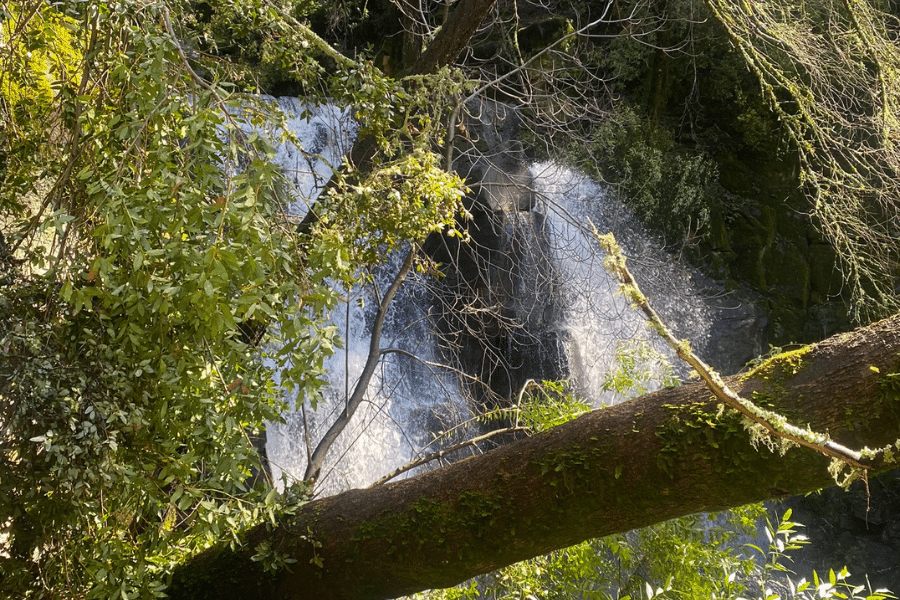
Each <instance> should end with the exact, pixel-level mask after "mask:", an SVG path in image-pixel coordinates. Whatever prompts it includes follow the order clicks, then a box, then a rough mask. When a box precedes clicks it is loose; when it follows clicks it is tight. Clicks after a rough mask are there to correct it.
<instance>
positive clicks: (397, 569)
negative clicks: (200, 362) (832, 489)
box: [170, 316, 900, 600]
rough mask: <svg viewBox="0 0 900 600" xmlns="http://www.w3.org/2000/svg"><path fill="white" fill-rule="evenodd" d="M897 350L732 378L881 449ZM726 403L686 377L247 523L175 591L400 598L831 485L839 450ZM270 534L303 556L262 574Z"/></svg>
mask: <svg viewBox="0 0 900 600" xmlns="http://www.w3.org/2000/svg"><path fill="white" fill-rule="evenodd" d="M898 353H900V316H897V317H894V318H892V319H889V320H886V321H882V322H880V323H877V324H875V325H872V326H870V327H867V328H863V329H859V330H857V331H855V332H853V333H850V334H844V335H841V336H837V337H834V338H831V339H829V340H826V341H825V342H822V343H820V344H817V345H815V346H813V347H811V348H810V349H809V351H808V352H805V353H801V354H799V355H798V354H797V353H793V354H792V355H791V356H790V357H789V358H786V359H785V360H783V361H778V360H774V361H770V362H769V363H766V364H765V365H764V366H763V367H761V368H760V369H758V370H757V371H754V372H753V373H752V374H751V375H750V376H747V377H743V378H742V377H733V378H731V379H730V380H728V383H729V384H730V385H732V386H733V387H734V388H735V389H737V390H738V391H739V392H740V393H741V394H742V395H744V396H745V397H754V398H755V399H756V401H757V402H758V403H761V404H765V405H768V406H770V407H772V408H775V409H777V410H779V411H780V412H782V414H784V415H786V416H787V417H788V418H789V419H791V421H793V422H794V423H796V424H801V425H805V424H809V426H810V427H811V428H812V429H814V430H817V431H828V432H830V433H831V436H832V438H833V439H834V440H835V441H837V442H839V443H842V444H844V445H846V446H849V447H852V448H861V447H863V446H869V447H878V446H882V445H885V444H888V443H892V442H893V441H894V440H895V439H896V438H897V437H898V434H900V427H898V418H900V403H898V400H900V393H898V392H897V391H896V389H895V391H893V392H892V391H891V389H890V388H889V386H886V385H885V381H886V379H888V377H887V374H889V373H894V372H897V371H898V363H900V360H898V358H900V354H898ZM717 412H718V407H717V405H716V404H715V403H713V402H712V401H711V399H710V392H709V390H707V389H706V388H705V387H704V386H702V385H701V384H695V383H690V384H686V385H682V386H680V387H677V388H671V389H666V390H662V391H660V392H656V393H654V394H649V395H646V396H643V397H641V398H638V399H636V400H633V401H631V402H627V403H624V404H620V405H617V406H613V407H610V408H606V409H603V410H598V411H594V412H592V413H590V414H587V415H585V416H583V417H581V418H579V419H576V420H574V421H572V422H570V423H567V424H565V425H563V426H560V427H557V428H555V429H553V430H550V431H548V432H546V433H543V434H540V435H535V436H533V437H530V438H528V439H525V440H522V441H519V442H515V443H511V444H509V445H507V446H504V447H502V448H499V449H497V450H494V451H491V452H488V453H486V454H484V455H480V456H476V457H473V458H469V459H466V460H463V461H461V462H458V463H456V464H454V465H452V466H449V467H446V468H442V469H438V470H435V471H431V472H428V473H425V474H423V475H420V476H418V477H415V478H412V479H408V480H405V481H400V482H396V483H391V484H387V485H383V486H379V487H374V488H370V489H365V490H352V491H350V492H346V493H344V494H340V495H337V496H332V497H328V498H323V499H320V500H317V501H315V502H312V503H309V504H307V505H305V506H303V507H302V508H301V509H300V510H299V511H298V512H297V514H296V515H294V516H291V517H289V518H286V519H284V520H283V522H282V523H280V524H279V526H278V527H275V528H272V527H266V526H260V527H258V528H256V529H254V530H252V531H250V532H248V534H247V536H246V537H247V544H246V546H245V549H242V550H238V551H231V550H227V549H214V550H213V551H209V552H207V553H205V554H202V555H200V556H197V557H195V559H193V560H192V561H190V562H189V563H187V564H185V565H183V567H181V568H180V569H179V570H178V571H177V572H176V573H175V574H174V578H173V587H172V589H171V590H170V594H171V597H172V598H174V599H187V598H190V599H196V598H207V597H208V598H217V599H229V598H240V599H241V600H250V599H253V598H266V599H279V600H286V599H307V598H313V599H322V600H328V599H344V600H350V599H354V600H355V599H362V598H370V599H374V598H393V597H396V596H399V595H402V594H407V593H411V592H414V591H417V590H422V589H426V588H433V587H442V586H449V585H452V584H455V583H458V582H460V581H463V580H465V579H467V578H469V577H472V576H474V575H477V574H480V573H485V572H488V571H491V570H494V569H497V568H499V567H501V566H504V565H507V564H510V563H513V562H515V561H519V560H523V559H525V558H529V557H532V556H536V555H539V554H542V553H546V552H548V551H550V550H553V549H555V548H561V547H565V546H569V545H572V544H575V543H577V542H580V541H582V540H585V539H589V538H593V537H599V536H604V535H608V534H612V533H616V532H622V531H627V530H630V529H633V528H636V527H643V526H646V525H650V524H653V523H656V522H659V521H663V520H666V519H671V518H674V517H678V516H681V515H685V514H689V513H694V512H698V511H713V510H719V509H724V508H728V507H732V506H738V505H742V504H746V503H749V502H755V501H758V500H762V499H765V498H771V497H778V496H787V495H793V494H801V493H805V492H809V491H812V490H815V489H819V488H822V487H826V486H829V485H831V484H832V483H833V481H832V478H831V475H829V473H828V472H827V467H828V463H829V461H828V459H826V458H824V457H823V456H820V455H817V454H815V453H814V452H812V451H810V450H807V449H802V448H793V449H791V450H789V451H788V452H787V453H786V454H785V455H784V456H781V455H779V454H778V453H773V452H770V451H769V450H768V449H766V448H765V447H762V448H760V449H759V450H755V449H753V448H752V447H751V445H750V441H749V437H748V435H747V434H746V432H745V431H744V430H743V428H742V427H741V425H740V423H739V422H738V420H737V418H736V417H735V416H734V415H732V414H729V413H727V412H726V413H724V414H723V415H721V416H717ZM310 539H312V540H314V541H315V543H316V547H315V548H314V546H313V544H311V543H310ZM262 542H268V544H269V545H270V546H271V548H273V549H276V550H277V551H278V552H280V553H283V554H284V555H289V556H291V557H294V558H296V560H297V563H296V564H294V565H292V568H291V570H290V571H287V570H282V571H279V572H277V573H276V574H266V573H263V571H262V568H261V567H260V564H259V563H256V562H253V561H251V559H250V557H251V556H252V555H253V554H254V552H255V550H254V549H255V548H256V547H257V546H258V545H259V544H260V543H262ZM317 562H320V564H321V565H322V566H321V567H319V566H317V565H316V563H317Z"/></svg>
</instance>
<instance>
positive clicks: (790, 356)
mask: <svg viewBox="0 0 900 600" xmlns="http://www.w3.org/2000/svg"><path fill="white" fill-rule="evenodd" d="M811 348H812V346H804V347H802V348H798V349H797V350H790V351H788V352H781V353H780V354H776V355H775V356H772V357H770V358H767V359H765V360H763V361H762V362H761V363H759V364H758V365H756V366H755V367H754V368H753V369H751V370H750V371H749V372H748V373H747V374H745V375H744V376H743V378H742V379H743V381H747V380H748V379H754V378H756V379H762V380H764V381H768V382H771V383H781V382H782V381H784V380H785V379H787V378H788V377H793V376H794V375H797V374H798V373H800V371H802V370H803V368H804V366H805V358H804V357H805V356H806V354H807V353H809V351H810V349H811Z"/></svg>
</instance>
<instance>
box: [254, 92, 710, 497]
mask: <svg viewBox="0 0 900 600" xmlns="http://www.w3.org/2000/svg"><path fill="white" fill-rule="evenodd" d="M279 104H280V106H281V108H282V109H283V110H285V111H286V112H288V113H293V114H299V113H300V112H301V111H302V110H303V106H302V105H301V104H300V102H299V101H297V100H292V99H281V100H280V101H279ZM290 123H291V124H290V126H291V127H292V128H293V130H294V131H295V133H296V135H297V137H298V139H299V140H300V142H301V145H302V146H303V148H305V149H306V150H307V152H314V153H318V154H319V155H320V158H315V159H313V158H310V157H309V156H308V154H304V153H301V152H299V151H298V149H297V148H296V147H295V146H294V145H292V144H290V143H285V144H282V145H281V146H280V147H279V148H278V161H279V163H280V164H281V165H282V167H283V168H284V169H285V170H286V171H287V172H288V173H289V175H290V177H291V180H292V182H293V184H294V186H295V188H296V193H297V198H298V200H297V212H298V213H299V214H303V213H305V212H306V210H307V207H308V206H309V204H310V202H311V201H312V200H313V199H314V198H315V196H316V194H317V193H318V190H319V188H320V187H321V186H322V185H323V184H324V182H325V181H327V178H328V176H329V174H330V165H336V164H338V162H339V161H340V157H341V156H342V155H343V154H344V153H345V152H347V151H348V150H349V146H350V144H351V143H352V140H353V135H354V133H355V127H354V125H353V124H352V122H351V120H350V119H349V117H348V115H347V113H346V112H345V111H338V110H336V109H333V108H329V107H324V108H316V109H312V110H311V111H310V113H309V118H308V119H303V118H300V117H295V118H293V119H291V121H290ZM532 173H533V175H534V177H535V183H534V185H535V187H536V190H537V191H538V192H539V200H538V203H537V206H536V207H535V211H537V212H540V213H542V214H544V215H545V216H546V218H547V220H548V222H549V223H550V225H551V228H550V231H551V234H550V248H551V255H552V257H553V262H554V268H555V270H556V272H557V273H558V277H559V285H560V286H561V291H562V296H563V298H564V304H565V309H564V310H563V311H558V313H557V316H556V318H555V319H556V322H555V323H554V325H555V327H556V328H557V329H558V330H559V331H560V332H562V336H561V337H562V339H563V340H564V344H565V347H566V354H567V356H568V360H569V371H570V374H571V378H572V381H573V384H574V386H575V389H577V390H579V391H580V392H582V393H583V394H584V395H585V396H587V397H588V398H589V399H590V401H591V402H592V403H593V404H594V405H600V404H611V403H614V402H617V401H620V400H621V398H619V397H617V396H616V395H615V394H612V393H609V392H608V393H601V392H600V385H601V383H602V381H603V379H604V376H605V374H606V372H607V371H608V369H609V368H610V365H611V364H612V362H613V357H614V356H615V354H616V351H617V348H618V344H619V343H620V342H621V341H622V340H630V339H644V338H649V337H650V336H649V334H648V331H647V328H646V326H645V324H644V321H643V319H642V317H640V316H639V315H638V314H637V313H636V312H635V311H634V310H632V309H630V308H629V307H628V306H627V305H626V303H625V301H624V299H623V298H622V297H621V296H619V295H617V294H616V293H615V292H616V289H617V284H616V283H615V282H613V281H611V279H610V277H609V276H608V275H607V273H606V272H605V270H604V269H603V267H602V256H600V255H598V254H597V252H596V251H595V246H594V244H593V243H592V242H591V241H590V239H589V237H588V236H587V235H586V232H585V229H584V225H585V222H586V218H587V217H590V218H591V219H592V220H593V222H594V223H595V224H596V225H597V227H598V228H599V229H600V230H601V231H606V230H612V231H613V232H615V233H616V235H617V237H618V238H619V241H620V243H621V244H622V245H623V247H624V248H625V250H626V253H627V254H629V255H633V256H634V259H633V261H632V263H631V266H632V269H633V270H634V271H635V273H636V276H637V277H638V278H639V279H641V280H642V283H644V284H645V288H646V289H645V292H646V293H647V294H648V295H649V296H650V297H651V298H656V299H658V300H660V301H662V302H661V304H660V305H659V306H657V309H658V310H660V312H661V313H662V314H663V315H664V318H667V319H671V321H670V324H672V325H674V326H675V329H676V330H677V329H678V328H679V325H684V326H685V327H686V328H688V329H689V330H690V332H691V333H692V334H693V335H692V336H691V338H692V343H693V344H694V346H695V348H696V347H703V346H704V345H706V342H707V338H708V337H709V331H710V327H709V323H710V322H711V319H710V316H709V314H708V309H706V308H705V306H704V305H703V303H702V302H700V301H699V299H698V298H697V291H696V290H695V289H694V288H693V287H692V284H691V283H690V281H689V278H688V277H687V275H686V274H685V273H684V272H683V271H679V270H677V269H674V268H673V267H672V265H671V261H669V260H668V259H666V258H665V256H664V254H663V253H662V251H661V250H659V249H656V248H653V245H652V243H650V242H648V241H647V240H646V239H645V238H643V237H641V236H640V235H639V234H638V233H636V231H637V228H636V226H635V225H634V224H633V221H632V219H631V218H630V216H629V215H628V213H627V211H626V210H625V209H624V207H623V206H621V205H620V204H618V203H616V202H613V201H612V200H611V199H609V198H607V197H606V195H605V193H604V191H603V190H602V188H600V187H599V186H598V185H597V184H595V183H593V182H592V181H590V180H589V179H587V178H586V177H584V176H580V175H578V174H576V173H573V172H571V171H569V170H567V169H563V168H560V167H557V166H554V165H552V164H539V165H535V166H534V167H533V168H532ZM396 262H397V261H396V259H394V260H393V263H396ZM389 263H390V261H389ZM396 267H397V265H396V264H388V265H386V266H385V267H384V268H382V269H380V271H379V273H378V274H377V275H376V277H375V285H376V286H377V287H378V288H379V296H380V293H381V292H383V291H384V290H385V289H386V287H387V286H388V285H390V282H391V277H392V274H393V273H394V272H395V271H396ZM425 284H426V281H424V280H423V279H421V276H417V275H413V276H411V278H410V280H409V281H408V282H407V283H405V284H404V286H403V288H401V293H400V294H398V298H397V299H396V300H395V302H394V304H393V306H392V307H391V310H390V312H389V313H388V319H387V322H386V325H385V330H384V334H383V339H382V343H381V348H382V349H383V350H384V349H394V350H398V351H400V352H388V353H386V354H384V355H383V358H382V362H381V363H380V365H379V368H378V370H377V372H376V375H375V377H374V378H373V380H372V382H371V383H370V385H369V387H368V390H367V392H366V396H365V400H364V402H363V404H362V405H361V407H360V408H359V410H358V411H357V413H356V414H355V415H354V417H353V419H352V423H351V424H350V426H348V427H347V428H346V429H345V430H344V432H343V433H342V434H341V435H340V437H339V438H338V440H337V442H336V443H335V445H334V447H333V448H332V449H331V451H330V452H329V455H328V457H327V459H326V463H325V466H324V468H323V469H322V472H321V475H320V478H319V483H318V485H317V490H318V491H319V492H320V493H325V494H328V493H334V492H337V491H341V490H343V489H348V488H358V487H365V486H367V485H370V484H371V483H372V482H374V481H375V480H377V479H378V478H379V477H381V476H382V475H384V474H386V473H388V472H390V471H392V470H393V469H395V468H397V467H399V466H402V465H404V464H406V463H408V462H409V461H411V460H412V459H413V458H415V457H416V456H418V455H419V454H420V453H422V452H423V448H425V446H426V445H427V444H428V443H429V442H430V441H432V439H433V435H434V434H435V433H437V432H438V431H442V430H446V429H447V428H449V427H452V426H453V425H454V424H456V423H459V422H460V421H462V420H464V419H466V418H468V416H469V411H468V408H467V407H466V404H465V402H464V400H463V394H461V393H460V391H459V387H458V384H457V379H456V376H454V375H452V374H451V373H449V372H448V371H446V370H443V369H440V368H438V367H435V366H432V363H439V362H441V357H440V355H439V352H438V351H437V349H436V343H435V341H434V336H433V335H432V333H431V330H430V324H429V321H428V318H427V316H428V315H427V311H428V310H429V301H428V293H427V290H426V285H425ZM345 293H347V297H348V302H347V303H345V304H344V305H343V306H341V307H339V308H338V309H337V310H335V312H334V314H333V317H332V319H333V321H334V323H335V324H336V325H337V326H338V327H339V328H340V329H341V332H342V337H343V338H344V339H345V340H346V349H345V350H341V351H338V353H337V354H335V355H334V356H333V357H332V358H331V359H330V360H329V362H328V364H327V368H328V372H329V381H330V384H331V387H330V389H329V391H328V393H327V394H326V402H323V403H321V404H320V405H319V407H318V410H317V411H315V412H314V411H312V410H310V408H309V406H305V407H303V406H298V407H297V410H296V412H295V413H293V414H291V415H288V416H287V423H286V424H285V425H278V424H275V425H272V426H271V427H270V428H269V430H268V442H267V452H268V457H269V460H270V462H271V464H272V466H273V472H274V475H275V476H276V477H279V476H280V475H281V473H282V472H284V473H286V474H288V475H289V476H290V477H302V474H303V471H304V469H305V466H306V462H307V456H308V453H309V452H311V451H312V449H314V448H315V444H316V443H317V442H318V440H319V437H320V436H321V435H322V434H323V433H324V431H325V430H327V428H328V426H329V425H330V424H331V423H332V422H333V421H334V419H335V418H336V416H337V415H338V414H339V413H340V412H341V411H342V409H343V406H344V402H345V399H346V398H347V395H348V394H350V393H352V391H353V387H354V386H355V383H356V379H357V377H358V376H359V373H360V372H361V370H362V367H363V365H364V363H365V360H366V354H367V352H368V346H369V331H370V326H371V323H372V320H373V318H374V313H375V300H374V298H375V296H374V295H373V293H372V290H371V289H355V290H350V291H348V292H345ZM681 333H682V334H683V333H684V332H681ZM654 343H655V342H654ZM411 356H415V357H416V358H411ZM431 450H433V449H429V451H431Z"/></svg>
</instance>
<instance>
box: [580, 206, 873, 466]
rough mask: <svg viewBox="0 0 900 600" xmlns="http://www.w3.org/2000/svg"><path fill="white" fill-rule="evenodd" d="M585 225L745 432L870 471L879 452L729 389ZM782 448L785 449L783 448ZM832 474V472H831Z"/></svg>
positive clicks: (613, 250) (610, 240)
mask: <svg viewBox="0 0 900 600" xmlns="http://www.w3.org/2000/svg"><path fill="white" fill-rule="evenodd" d="M588 223H589V224H590V226H591V231H592V232H593V235H594V238H595V239H596V240H597V243H599V244H600V246H601V247H602V248H603V250H604V251H606V253H607V258H606V259H605V266H606V268H607V270H608V271H610V272H611V273H612V274H613V275H614V276H615V277H616V278H617V279H618V280H619V281H620V282H621V284H622V288H621V290H622V293H623V294H624V295H625V297H626V298H628V300H629V301H630V302H631V303H633V304H634V305H636V306H637V307H638V308H640V310H641V312H643V313H644V316H646V317H647V320H648V321H649V322H650V324H651V326H652V327H653V328H654V329H655V330H656V333H658V334H659V336H660V337H661V338H663V339H664V340H665V341H666V343H667V344H669V346H671V347H672V349H674V350H675V352H676V353H677V354H678V357H679V358H680V359H682V360H683V361H685V362H686V363H688V364H689V365H691V366H692V367H693V368H694V369H695V370H696V371H697V373H698V374H699V375H700V377H701V378H702V379H703V380H704V381H705V382H706V385H707V387H709V389H710V390H711V391H712V392H713V394H714V395H715V396H716V398H718V399H719V400H720V401H721V402H722V403H723V404H724V405H725V406H727V407H729V408H733V409H734V410H736V411H738V412H739V413H740V414H741V415H742V416H743V417H744V418H745V419H747V421H749V422H751V423H753V425H749V426H748V429H749V430H751V432H752V430H753V429H757V431H760V429H759V428H761V431H764V432H766V433H768V434H770V435H772V436H774V437H775V438H778V439H780V440H785V441H787V442H789V443H791V444H796V445H800V446H805V447H807V448H810V449H812V450H815V451H816V452H820V453H822V454H824V455H826V456H828V457H830V458H832V459H834V460H836V461H839V463H840V464H845V465H849V466H850V467H851V468H852V469H854V470H858V471H861V472H862V474H863V475H865V473H866V471H868V470H869V469H871V468H872V465H871V463H870V462H869V460H868V459H871V458H874V457H875V456H873V454H880V453H881V451H878V452H876V453H872V452H871V451H869V452H866V455H865V457H864V456H863V453H861V452H857V451H856V450H851V449H850V448H846V447H844V446H842V445H840V444H838V443H836V442H833V441H831V440H830V439H829V438H828V436H827V435H825V434H822V433H818V432H815V431H812V430H810V429H802V428H800V427H797V426H796V425H793V424H791V423H789V422H788V421H787V419H785V418H784V417H783V416H782V415H779V414H778V413H776V412H774V411H771V410H766V409H764V408H760V407H759V406H756V405H755V404H754V403H753V402H751V401H750V400H747V399H746V398H743V397H741V396H740V395H738V394H737V392H735V391H734V390H732V389H731V388H729V387H728V385H726V384H725V382H724V381H723V380H722V378H721V377H720V376H719V374H718V373H716V372H715V371H714V370H713V369H712V368H711V367H710V366H709V365H707V364H706V363H704V362H703V361H702V360H701V359H700V357H698V356H697V355H696V354H694V352H693V351H692V350H691V347H690V344H689V343H688V342H687V340H679V339H678V338H676V337H675V336H674V335H673V334H672V332H671V331H670V330H669V328H668V327H666V325H665V323H663V321H662V319H661V318H660V317H659V315H658V314H657V313H656V311H655V310H653V307H651V306H650V302H649V301H648V300H647V297H646V296H644V294H643V293H642V292H641V290H640V288H639V287H638V284H637V281H635V279H634V276H633V275H632V274H631V271H629V270H628V267H627V266H626V264H625V256H624V254H622V249H621V247H620V246H619V244H618V243H617V242H616V239H615V237H614V236H613V234H611V233H608V234H606V235H601V234H600V233H599V232H598V231H597V228H596V226H595V225H594V224H593V222H591V221H590V219H589V220H588ZM783 448H784V449H786V446H783ZM833 473H835V472H834V471H833ZM851 477H852V476H851Z"/></svg>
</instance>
